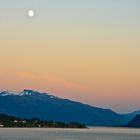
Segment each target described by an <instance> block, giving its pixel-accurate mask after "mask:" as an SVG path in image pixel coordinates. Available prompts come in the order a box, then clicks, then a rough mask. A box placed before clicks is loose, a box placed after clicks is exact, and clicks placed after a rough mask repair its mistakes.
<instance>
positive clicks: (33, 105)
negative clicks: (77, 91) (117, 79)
mask: <svg viewBox="0 0 140 140" xmlns="http://www.w3.org/2000/svg"><path fill="white" fill-rule="evenodd" d="M0 114H7V115H12V116H16V117H20V118H33V117H38V118H40V119H43V120H53V121H61V122H79V123H83V124H86V125H96V126H112V125H122V124H127V123H128V122H129V121H130V120H131V119H132V118H134V116H135V115H136V114H139V112H137V113H136V112H134V113H131V114H123V115H122V114H118V113H116V112H114V111H112V110H110V109H102V108H98V107H94V106H90V105H87V104H83V103H80V102H75V101H71V100H68V99H61V98H58V97H55V96H53V95H49V94H47V93H40V92H37V91H33V90H23V91H22V92H10V91H3V92H0Z"/></svg>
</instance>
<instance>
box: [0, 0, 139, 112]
mask: <svg viewBox="0 0 140 140" xmlns="http://www.w3.org/2000/svg"><path fill="white" fill-rule="evenodd" d="M139 7H140V1H139V0H0V90H12V91H20V90H23V89H34V90H39V91H42V92H49V93H51V94H53V95H56V96H59V97H63V98H70V99H73V100H77V101H81V102H84V103H88V104H90V105H95V106H99V107H104V108H111V109H113V110H115V111H117V112H119V113H125V112H131V111H134V110H137V109H140V8H139ZM30 9H32V10H34V12H35V16H34V17H32V18H31V17H28V14H27V13H28V10H30Z"/></svg>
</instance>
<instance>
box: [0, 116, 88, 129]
mask: <svg viewBox="0 0 140 140" xmlns="http://www.w3.org/2000/svg"><path fill="white" fill-rule="evenodd" d="M0 127H12V128H13V127H16V128H17V127H24V128H86V126H85V125H83V124H79V123H76V122H70V123H63V122H55V121H45V120H40V119H38V118H33V119H20V118H17V117H13V116H8V115H3V114H0Z"/></svg>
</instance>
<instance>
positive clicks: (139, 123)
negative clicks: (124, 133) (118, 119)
mask: <svg viewBox="0 0 140 140" xmlns="http://www.w3.org/2000/svg"><path fill="white" fill-rule="evenodd" d="M126 127H135V128H140V115H136V116H135V117H134V118H133V119H132V120H131V121H130V122H129V123H128V124H127V125H126Z"/></svg>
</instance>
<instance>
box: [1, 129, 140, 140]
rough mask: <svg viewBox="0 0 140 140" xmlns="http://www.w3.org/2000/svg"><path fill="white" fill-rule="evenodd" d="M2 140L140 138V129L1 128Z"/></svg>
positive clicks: (115, 139) (139, 139)
mask: <svg viewBox="0 0 140 140" xmlns="http://www.w3.org/2000/svg"><path fill="white" fill-rule="evenodd" d="M0 140H140V129H126V128H90V129H79V130H78V129H35V128H34V129H27V128H24V129H23V128H15V129H13V128H12V129H9V128H0Z"/></svg>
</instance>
